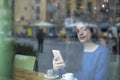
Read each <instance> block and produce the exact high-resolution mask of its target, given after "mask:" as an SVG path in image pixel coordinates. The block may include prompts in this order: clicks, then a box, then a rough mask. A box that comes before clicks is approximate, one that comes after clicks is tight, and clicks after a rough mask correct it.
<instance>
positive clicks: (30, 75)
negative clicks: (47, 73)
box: [13, 69, 60, 80]
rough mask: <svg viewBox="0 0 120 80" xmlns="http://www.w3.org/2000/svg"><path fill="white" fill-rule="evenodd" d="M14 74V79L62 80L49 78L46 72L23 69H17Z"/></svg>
mask: <svg viewBox="0 0 120 80" xmlns="http://www.w3.org/2000/svg"><path fill="white" fill-rule="evenodd" d="M13 75H14V80H60V79H59V78H57V79H47V78H45V77H44V73H41V72H35V71H28V70H22V69H15V70H14V74H13Z"/></svg>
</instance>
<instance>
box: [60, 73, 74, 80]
mask: <svg viewBox="0 0 120 80" xmlns="http://www.w3.org/2000/svg"><path fill="white" fill-rule="evenodd" d="M62 79H65V80H73V73H65V74H63V75H62Z"/></svg>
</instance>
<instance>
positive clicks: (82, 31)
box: [76, 25, 92, 43]
mask: <svg viewBox="0 0 120 80" xmlns="http://www.w3.org/2000/svg"><path fill="white" fill-rule="evenodd" d="M76 32H77V36H78V39H79V40H80V42H82V43H86V42H89V41H91V35H92V33H91V31H90V29H88V28H87V27H86V26H85V25H83V26H77V27H76Z"/></svg>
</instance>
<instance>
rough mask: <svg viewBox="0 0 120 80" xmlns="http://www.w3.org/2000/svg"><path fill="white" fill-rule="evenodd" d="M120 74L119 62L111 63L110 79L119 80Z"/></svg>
mask: <svg viewBox="0 0 120 80" xmlns="http://www.w3.org/2000/svg"><path fill="white" fill-rule="evenodd" d="M117 75H118V62H111V63H110V80H117V77H118V76H117Z"/></svg>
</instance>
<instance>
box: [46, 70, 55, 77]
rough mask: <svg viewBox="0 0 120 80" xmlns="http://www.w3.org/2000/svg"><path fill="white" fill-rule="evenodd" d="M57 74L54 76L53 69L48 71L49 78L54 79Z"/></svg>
mask: <svg viewBox="0 0 120 80" xmlns="http://www.w3.org/2000/svg"><path fill="white" fill-rule="evenodd" d="M54 75H55V74H54V70H53V69H48V70H47V76H48V77H53V76H54Z"/></svg>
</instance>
